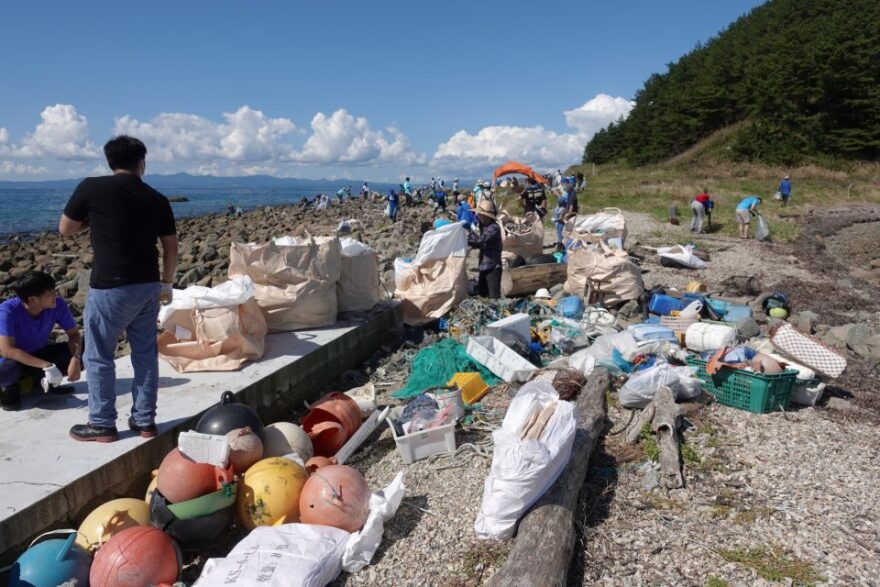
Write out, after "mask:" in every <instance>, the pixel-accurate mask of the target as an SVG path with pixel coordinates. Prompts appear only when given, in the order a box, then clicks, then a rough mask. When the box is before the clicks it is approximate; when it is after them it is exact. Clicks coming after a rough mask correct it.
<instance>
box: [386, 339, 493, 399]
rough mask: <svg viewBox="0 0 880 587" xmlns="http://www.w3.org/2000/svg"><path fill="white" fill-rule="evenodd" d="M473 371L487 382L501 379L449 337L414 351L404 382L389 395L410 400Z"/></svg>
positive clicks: (488, 383)
mask: <svg viewBox="0 0 880 587" xmlns="http://www.w3.org/2000/svg"><path fill="white" fill-rule="evenodd" d="M475 371H476V372H477V373H479V374H480V376H481V377H482V378H483V381H485V382H486V384H487V385H490V386H492V385H497V384H498V383H500V382H501V380H500V379H499V378H498V377H496V376H495V375H493V374H492V372H491V371H489V370H488V369H486V368H485V367H483V366H482V365H480V364H479V363H477V362H476V361H474V360H473V359H472V358H470V357H469V356H468V354H467V353H466V352H465V350H464V346H463V345H462V344H460V343H458V342H456V341H455V340H453V339H451V338H444V339H443V340H441V341H439V342H437V343H436V344H434V345H432V346H429V347H428V348H425V349H422V350H420V351H419V352H418V354H416V356H415V358H414V359H413V362H412V369H411V370H410V374H409V379H407V380H406V385H405V386H404V387H403V388H402V389H398V390H397V391H395V392H393V393H392V394H391V395H393V396H394V397H396V398H398V399H409V398H411V397H415V396H417V395H419V394H420V393H422V392H423V391H425V390H426V389H428V388H429V387H437V386H439V385H446V384H447V383H448V382H449V380H450V379H452V376H453V375H455V374H456V373H459V372H465V373H466V372H471V373H472V372H475Z"/></svg>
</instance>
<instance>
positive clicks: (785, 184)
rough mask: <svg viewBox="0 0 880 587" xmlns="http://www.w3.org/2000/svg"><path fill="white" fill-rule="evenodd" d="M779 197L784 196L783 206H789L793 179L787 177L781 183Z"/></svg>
mask: <svg viewBox="0 0 880 587" xmlns="http://www.w3.org/2000/svg"><path fill="white" fill-rule="evenodd" d="M778 191H779V195H780V196H782V205H783V206H788V200H789V198H791V177H790V176H788V175H786V176H785V177H784V178H782V181H781V182H779V190H778Z"/></svg>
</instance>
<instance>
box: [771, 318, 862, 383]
mask: <svg viewBox="0 0 880 587" xmlns="http://www.w3.org/2000/svg"><path fill="white" fill-rule="evenodd" d="M770 342H771V343H773V346H774V347H775V348H776V350H778V351H779V352H780V353H782V354H783V355H785V356H787V357H790V358H792V359H794V360H795V361H797V362H798V363H801V364H803V365H805V366H807V367H809V368H810V369H812V370H814V371H817V372H819V373H821V374H822V375H825V376H827V377H832V378H833V377H840V375H841V374H842V373H843V372H844V370H845V369H846V357H844V356H843V355H841V354H840V353H838V352H837V351H835V350H834V349H832V348H831V347H829V346H828V345H826V344H825V343H824V342H822V341H820V340H819V339H817V338H815V337H813V336H810V335H809V334H805V333H803V332H801V331H800V330H798V329H797V328H795V327H794V326H792V325H791V324H789V323H788V322H782V323H780V324H778V325H776V326H774V327H773V328H772V329H771V330H770Z"/></svg>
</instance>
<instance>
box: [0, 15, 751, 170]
mask: <svg viewBox="0 0 880 587" xmlns="http://www.w3.org/2000/svg"><path fill="white" fill-rule="evenodd" d="M759 4H761V2H757V1H753V0H724V1H721V2H706V1H705V0H703V1H692V0H679V1H676V0H670V1H667V2H657V1H648V0H644V1H631V2H616V3H608V2H603V3H599V2H575V1H570V2H555V1H552V0H551V1H545V2H541V3H523V2H480V1H473V0H470V1H468V2H463V1H458V0H451V1H447V2H443V3H416V2H381V1H380V2H357V3H355V2H323V3H314V2H313V3H300V2H297V3H293V2H249V3H245V2H232V1H223V0H215V1H214V2H206V1H201V0H186V1H180V0H177V1H176V2H165V1H153V2H141V3H120V2H112V3H111V2H69V1H68V2H9V3H3V4H2V7H0V23H2V24H0V27H2V29H0V30H2V34H0V54H2V55H3V56H4V59H2V60H0V83H2V86H0V87H2V91H0V179H25V178H33V179H38V178H39V179H44V178H55V177H75V176H81V175H86V174H94V173H98V172H99V171H100V170H101V169H102V159H101V157H100V146H101V145H102V144H103V143H104V141H106V139H107V138H109V137H110V136H112V135H113V134H115V133H117V132H129V133H131V134H135V135H136V136H140V137H141V138H143V139H144V141H145V142H146V143H147V148H148V149H149V155H148V160H147V162H148V173H150V172H153V173H166V172H173V171H188V172H192V173H212V174H217V175H228V174H233V175H238V174H248V173H270V174H273V175H279V176H296V177H311V178H317V177H355V178H361V177H364V178H367V179H374V180H382V179H396V178H398V177H399V176H400V175H401V174H402V173H408V174H410V175H413V176H416V177H420V178H422V177H424V178H427V177H430V176H433V175H443V176H444V177H452V176H454V175H458V174H461V175H466V176H468V177H472V176H475V175H477V174H483V173H485V172H486V171H487V170H489V169H491V168H492V167H493V166H494V165H496V164H498V163H501V162H503V161H505V160H507V159H508V158H514V159H522V160H524V161H526V162H529V163H532V164H534V165H536V166H537V167H538V168H540V169H551V168H555V167H559V166H565V165H568V164H571V163H575V162H577V161H578V160H579V158H580V153H581V152H582V149H583V145H584V144H585V142H586V140H588V139H589V137H590V136H592V134H593V133H594V132H595V131H596V130H597V129H598V128H601V127H602V126H604V125H606V124H608V122H611V121H613V120H615V119H617V118H619V117H620V116H624V115H625V114H626V113H627V112H628V110H629V108H630V107H631V105H630V102H629V100H631V98H632V97H633V96H634V94H635V92H636V91H637V90H638V89H639V88H640V87H641V86H642V84H643V82H644V80H645V79H646V78H647V77H648V76H649V75H650V74H651V73H654V72H660V71H663V70H664V69H665V67H666V64H667V63H669V62H671V61H674V60H676V59H677V58H678V57H680V56H681V55H682V54H683V53H685V52H687V51H688V50H690V49H691V48H693V46H694V45H695V44H696V43H697V42H698V41H705V40H707V39H708V38H709V37H711V36H713V35H715V34H717V33H718V32H719V31H720V30H722V29H724V28H725V27H726V26H727V25H728V24H729V23H730V22H732V21H733V20H734V19H736V18H737V17H738V16H740V15H742V14H744V13H746V12H747V11H749V10H750V9H751V8H753V7H754V6H756V5H759Z"/></svg>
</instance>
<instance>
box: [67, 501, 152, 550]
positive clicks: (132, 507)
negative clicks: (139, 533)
mask: <svg viewBox="0 0 880 587" xmlns="http://www.w3.org/2000/svg"><path fill="white" fill-rule="evenodd" d="M149 525H150V506H148V505H147V503H146V502H145V501H143V500H140V499H134V498H133V497H123V498H120V499H113V500H111V501H108V502H107V503H105V504H104V505H101V506H98V507H96V508H95V509H94V510H93V511H92V513H90V514H89V515H88V516H86V519H85V520H83V522H82V524H80V525H79V531H78V533H77V536H76V544H78V545H79V546H81V547H83V548H85V549H86V550H94V549H96V548H99V547H100V546H101V545H102V544H104V543H105V542H107V541H108V540H110V538H111V537H112V536H113V535H114V534H116V533H117V532H121V531H122V530H125V529H127V528H134V527H135V526H149Z"/></svg>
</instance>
